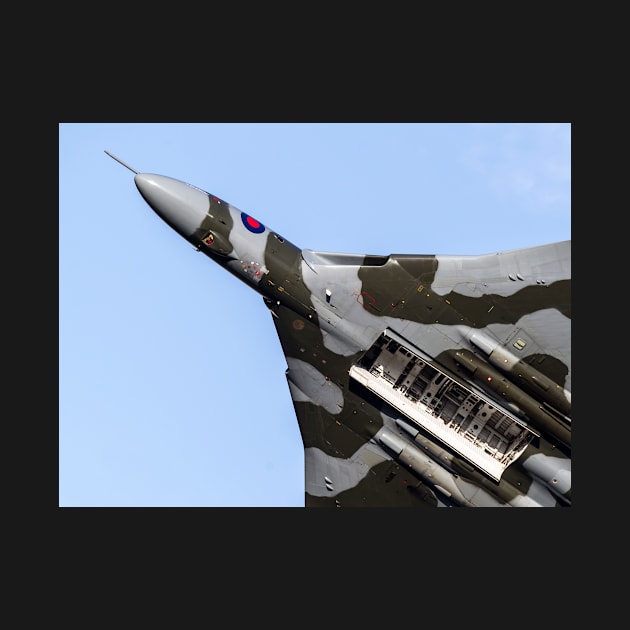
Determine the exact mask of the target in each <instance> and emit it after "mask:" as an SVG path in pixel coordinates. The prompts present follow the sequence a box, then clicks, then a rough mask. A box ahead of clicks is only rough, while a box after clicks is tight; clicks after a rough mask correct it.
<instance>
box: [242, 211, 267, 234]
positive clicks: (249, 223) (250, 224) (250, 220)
mask: <svg viewBox="0 0 630 630" xmlns="http://www.w3.org/2000/svg"><path fill="white" fill-rule="evenodd" d="M241 221H243V225H244V226H245V227H246V228H247V229H248V230H249V231H250V232H253V233H254V234H262V233H263V232H264V231H265V226H264V225H263V224H262V223H260V222H259V221H256V219H254V217H250V216H249V214H245V213H244V212H241Z"/></svg>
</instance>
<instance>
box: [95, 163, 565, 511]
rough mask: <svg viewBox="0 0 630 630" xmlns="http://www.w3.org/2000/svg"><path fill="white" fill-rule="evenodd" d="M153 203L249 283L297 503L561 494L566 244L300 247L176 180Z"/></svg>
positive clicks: (453, 503)
mask: <svg viewBox="0 0 630 630" xmlns="http://www.w3.org/2000/svg"><path fill="white" fill-rule="evenodd" d="M105 153H107V155H109V156H110V157H112V158H113V159H114V160H116V161H117V162H119V163H120V164H122V165H123V166H125V167H126V168H128V169H129V170H130V171H132V172H133V173H134V181H135V184H136V187H137V189H138V191H139V192H140V194H141V195H142V197H143V198H144V200H145V201H146V202H147V203H148V205H149V206H150V207H151V208H152V209H153V210H154V211H155V212H156V214H157V215H158V216H159V217H160V218H161V219H163V220H164V221H165V222H166V223H167V224H168V225H169V226H170V227H171V228H173V229H174V230H175V231H176V232H178V233H179V234H180V235H181V236H182V237H183V238H184V239H186V240H187V241H189V242H190V243H192V244H193V246H194V247H195V248H196V249H197V250H198V251H200V252H202V253H203V254H205V255H206V256H207V257H208V258H210V259H211V260H213V261H215V262H216V263H218V264H219V265H220V266H222V267H224V268H225V269H226V270H227V271H228V272H230V273H231V274H233V275H234V276H236V277H237V278H239V279H240V280H241V281H243V282H244V283H245V284H247V285H248V286H250V287H251V288H253V289H254V290H255V291H257V292H258V293H260V295H261V296H262V299H263V300H264V302H265V304H266V306H267V307H268V309H269V311H270V313H271V316H272V317H271V319H272V321H273V323H274V325H275V327H276V332H277V334H278V337H279V339H280V344H281V346H282V350H283V352H284V355H285V357H286V362H287V370H286V378H287V382H288V386H289V392H290V395H291V398H292V400H293V405H294V407H295V413H296V415H297V420H298V423H299V428H300V433H301V437H302V441H303V444H304V463H305V469H304V470H305V486H306V487H305V506H306V507H373V506H378V507H414V506H416V507H568V506H570V505H571V241H570V240H567V241H562V242H556V243H550V244H545V245H540V246H536V247H529V248H524V249H516V250H510V251H500V252H497V253H490V254H481V255H462V256H457V255H448V256H442V255H429V254H392V255H389V256H383V255H363V254H351V253H334V252H323V251H315V250H311V249H301V248H299V247H297V246H296V245H294V244H293V243H291V242H290V241H289V240H287V239H286V238H285V237H283V236H282V235H280V234H279V233H278V232H275V231H273V230H272V229H270V228H269V227H268V226H266V225H265V224H264V223H261V221H259V220H258V219H256V218H254V217H253V216H251V215H249V214H247V213H245V212H242V211H241V210H239V209H238V208H236V207H234V206H233V205H231V204H229V203H228V202H226V201H224V200H223V199H221V198H219V197H217V196H215V195H212V194H209V193H207V192H205V191H204V190H202V189H200V188H197V187H195V186H192V185H191V184H187V183H185V182H182V181H179V180H177V179H173V178H170V177H166V176H164V175H156V174H149V173H140V172H139V171H136V170H135V169H133V168H131V167H130V166H129V165H128V164H126V163H125V162H123V161H122V160H120V159H119V158H118V157H116V156H115V155H113V154H112V153H110V152H109V151H105Z"/></svg>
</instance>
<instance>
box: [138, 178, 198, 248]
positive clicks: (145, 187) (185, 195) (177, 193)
mask: <svg viewBox="0 0 630 630" xmlns="http://www.w3.org/2000/svg"><path fill="white" fill-rule="evenodd" d="M134 181H135V183H136V187H137V188H138V190H139V191H140V194H141V195H142V197H143V198H144V200H145V201H146V202H147V203H148V204H149V205H150V206H151V208H153V210H154V211H155V212H156V214H157V215H158V216H160V217H161V218H162V219H163V220H164V221H166V223H168V224H169V225H170V226H171V227H172V228H173V229H174V230H176V231H177V232H179V234H181V235H182V236H183V237H184V238H188V237H189V236H192V235H193V234H194V233H195V230H197V228H198V227H199V226H200V225H201V222H202V221H203V219H204V217H205V216H206V213H207V212H208V209H209V207H210V198H209V197H208V194H207V193H205V192H203V191H202V190H199V189H198V188H195V187H194V186H191V185H190V184H186V183H185V182H180V181H179V180H178V179H173V178H172V177H165V176H164V175H153V174H147V173H138V174H137V175H136V176H135V177H134Z"/></svg>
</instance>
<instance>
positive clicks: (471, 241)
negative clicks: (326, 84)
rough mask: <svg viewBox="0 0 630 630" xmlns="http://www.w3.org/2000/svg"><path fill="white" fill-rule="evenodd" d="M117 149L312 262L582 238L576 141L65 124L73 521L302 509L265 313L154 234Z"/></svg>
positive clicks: (208, 264)
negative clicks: (136, 513) (574, 184)
mask: <svg viewBox="0 0 630 630" xmlns="http://www.w3.org/2000/svg"><path fill="white" fill-rule="evenodd" d="M105 150H107V151H110V152H111V153H113V154H114V155H116V156H118V157H119V158H120V159H122V160H123V161H125V162H126V163H127V164H129V165H130V166H131V167H133V168H134V169H136V170H137V171H140V172H146V173H158V174H161V175H168V176H170V177H175V178H177V179H181V180H183V181H186V182H188V183H190V184H193V185H195V186H197V187H199V188H202V189H203V190H206V191H207V192H209V193H212V194H215V195H217V196H218V197H221V198H222V199H225V200H226V201H228V202H230V203H231V204H233V205H234V206H236V207H237V208H239V209H241V210H243V211H244V212H247V213H248V214H251V215H252V216H254V217H255V218H256V219H258V220H259V221H261V222H263V223H264V224H265V225H267V226H268V227H269V228H271V229H273V230H275V231H276V232H278V233H279V234H281V235H282V236H284V237H285V238H287V239H289V240H290V241H291V242H293V243H294V244H296V245H298V246H301V247H305V248H310V249H315V250H323V251H334V252H349V253H361V254H385V255H386V254H390V253H415V254H483V253H490V252H495V251H500V250H507V249H515V248H519V247H527V246H531V245H540V244H543V243H549V242H553V241H561V240H566V239H570V238H571V125H570V124H569V123H548V124H539V123H536V124H533V123H519V124H511V123H497V124H493V123H470V124H468V123H199V124H197V123H161V124H154V123H144V124H143V123H61V124H60V125H59V505H60V506H62V507H93V506H94V507H101V506H102V507H145V506H146V507H179V506H182V507H206V506H207V507H301V506H303V505H304V460H303V448H302V443H301V439H300V433H299V429H298V425H297V420H296V418H295V414H294V410H293V404H292V402H291V397H290V395H289V389H288V386H287V382H286V378H285V375H284V372H285V370H286V361H285V358H284V355H283V354H282V350H281V346H280V342H279V341H278V338H277V336H276V332H275V328H274V325H273V322H272V319H271V315H270V313H269V311H268V310H267V308H266V307H265V305H264V304H263V301H262V298H261V297H260V296H259V295H258V294H257V293H255V292H254V291H253V290H251V289H250V288H248V287H247V286H246V285H244V284H243V283H241V282H239V281H238V280H237V279H236V278H235V277H233V276H231V275H230V274H229V273H227V272H226V271H225V270H223V269H221V268H220V267H218V266H217V265H216V264H214V263H213V262H212V261H211V260H210V259H208V258H206V257H205V256H203V255H202V254H200V253H197V252H196V251H195V250H194V249H193V247H192V246H191V245H190V244H189V243H188V242H187V241H185V240H184V239H182V238H181V237H180V236H179V235H177V234H176V233H175V232H174V231H173V230H171V229H170V228H169V227H168V226H167V225H166V224H165V223H164V222H163V221H162V220H161V219H160V218H159V217H158V216H157V215H155V214H154V213H153V211H152V210H151V209H150V208H149V206H148V205H147V204H146V203H145V202H144V200H143V199H142V197H141V196H140V194H139V193H138V191H137V189H136V187H135V184H134V181H133V173H132V172H131V171H129V170H127V169H126V168H124V167H123V166H121V165H120V164H118V163H117V162H115V161H114V160H112V159H111V158H110V157H108V156H107V155H106V154H105V153H104V151H105Z"/></svg>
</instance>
